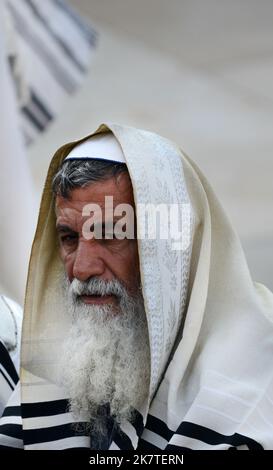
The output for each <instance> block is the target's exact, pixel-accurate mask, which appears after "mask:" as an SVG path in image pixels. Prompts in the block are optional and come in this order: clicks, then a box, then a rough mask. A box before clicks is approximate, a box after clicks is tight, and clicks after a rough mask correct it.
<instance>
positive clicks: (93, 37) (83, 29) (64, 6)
mask: <svg viewBox="0 0 273 470" xmlns="http://www.w3.org/2000/svg"><path fill="white" fill-rule="evenodd" d="M52 1H53V2H54V4H55V5H56V6H57V7H58V8H59V10H62V11H63V12H64V13H65V14H66V15H67V16H68V18H70V19H71V20H72V22H73V23H74V24H75V25H76V26H77V28H78V31H79V32H80V34H81V36H82V37H83V38H84V39H86V40H87V41H88V43H89V44H90V45H91V46H95V45H96V42H97V33H96V31H95V30H94V29H93V28H92V27H91V26H90V25H88V23H87V22H84V21H83V20H82V19H81V17H80V16H79V15H78V14H77V12H76V11H75V10H74V8H73V7H71V6H70V5H69V4H68V3H64V1H63V0H52Z"/></svg>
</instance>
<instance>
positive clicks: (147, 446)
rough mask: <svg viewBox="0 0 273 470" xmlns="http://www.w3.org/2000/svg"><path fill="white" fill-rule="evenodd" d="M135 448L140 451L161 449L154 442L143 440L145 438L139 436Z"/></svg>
mask: <svg viewBox="0 0 273 470" xmlns="http://www.w3.org/2000/svg"><path fill="white" fill-rule="evenodd" d="M137 450H140V451H158V450H161V449H160V448H159V447H157V446H155V445H154V444H151V443H150V442H148V441H145V439H142V438H140V439H139V441H138V446H137Z"/></svg>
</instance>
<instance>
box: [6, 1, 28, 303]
mask: <svg viewBox="0 0 273 470" xmlns="http://www.w3.org/2000/svg"><path fill="white" fill-rule="evenodd" d="M0 25H1V28H0V77H1V86H0V102H1V115H2V119H1V126H0V146H1V156H0V167H1V171H0V219H1V229H0V235H1V236H0V240H1V244H0V266H1V270H0V284H1V286H2V288H3V292H4V293H5V294H7V295H8V296H10V297H11V298H13V299H15V300H17V301H19V302H20V303H22V302H23V297H24V291H25V282H26V271H27V263H28V258H29V252H30V247H31V240H32V236H33V229H34V226H33V223H34V220H35V213H36V211H35V204H34V201H35V197H34V194H33V183H32V179H31V175H30V170H29V165H28V162H27V158H26V155H25V152H24V146H23V142H22V137H21V133H20V129H19V120H18V114H17V107H16V101H15V93H14V89H13V87H12V80H11V76H10V73H9V70H8V66H7V62H6V49H5V43H4V38H3V31H4V27H3V4H2V2H1V3H0Z"/></svg>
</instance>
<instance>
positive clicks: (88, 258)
mask: <svg viewBox="0 0 273 470" xmlns="http://www.w3.org/2000/svg"><path fill="white" fill-rule="evenodd" d="M104 271H105V264H104V261H103V259H102V258H100V256H99V247H98V245H97V243H96V241H94V240H92V241H91V240H84V241H81V242H80V243H79V245H78V248H77V251H76V253H75V259H74V263H73V277H74V278H76V279H78V280H79V281H86V280H87V279H89V278H90V277H93V276H101V275H102V274H103V273H104Z"/></svg>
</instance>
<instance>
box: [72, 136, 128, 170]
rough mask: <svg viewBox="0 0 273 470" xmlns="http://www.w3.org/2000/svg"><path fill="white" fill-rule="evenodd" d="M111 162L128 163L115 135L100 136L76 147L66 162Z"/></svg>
mask: <svg viewBox="0 0 273 470" xmlns="http://www.w3.org/2000/svg"><path fill="white" fill-rule="evenodd" d="M85 158H90V159H96V160H110V161H112V162H119V163H126V161H125V158H124V155H123V152H122V149H121V146H120V144H119V142H118V141H117V139H116V138H115V137H114V136H113V134H110V133H108V134H98V135H94V136H93V137H90V139H88V140H86V141H85V142H83V143H81V144H79V145H76V147H74V148H73V149H72V150H71V152H70V153H69V154H68V155H67V157H66V158H65V160H71V159H85Z"/></svg>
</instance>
